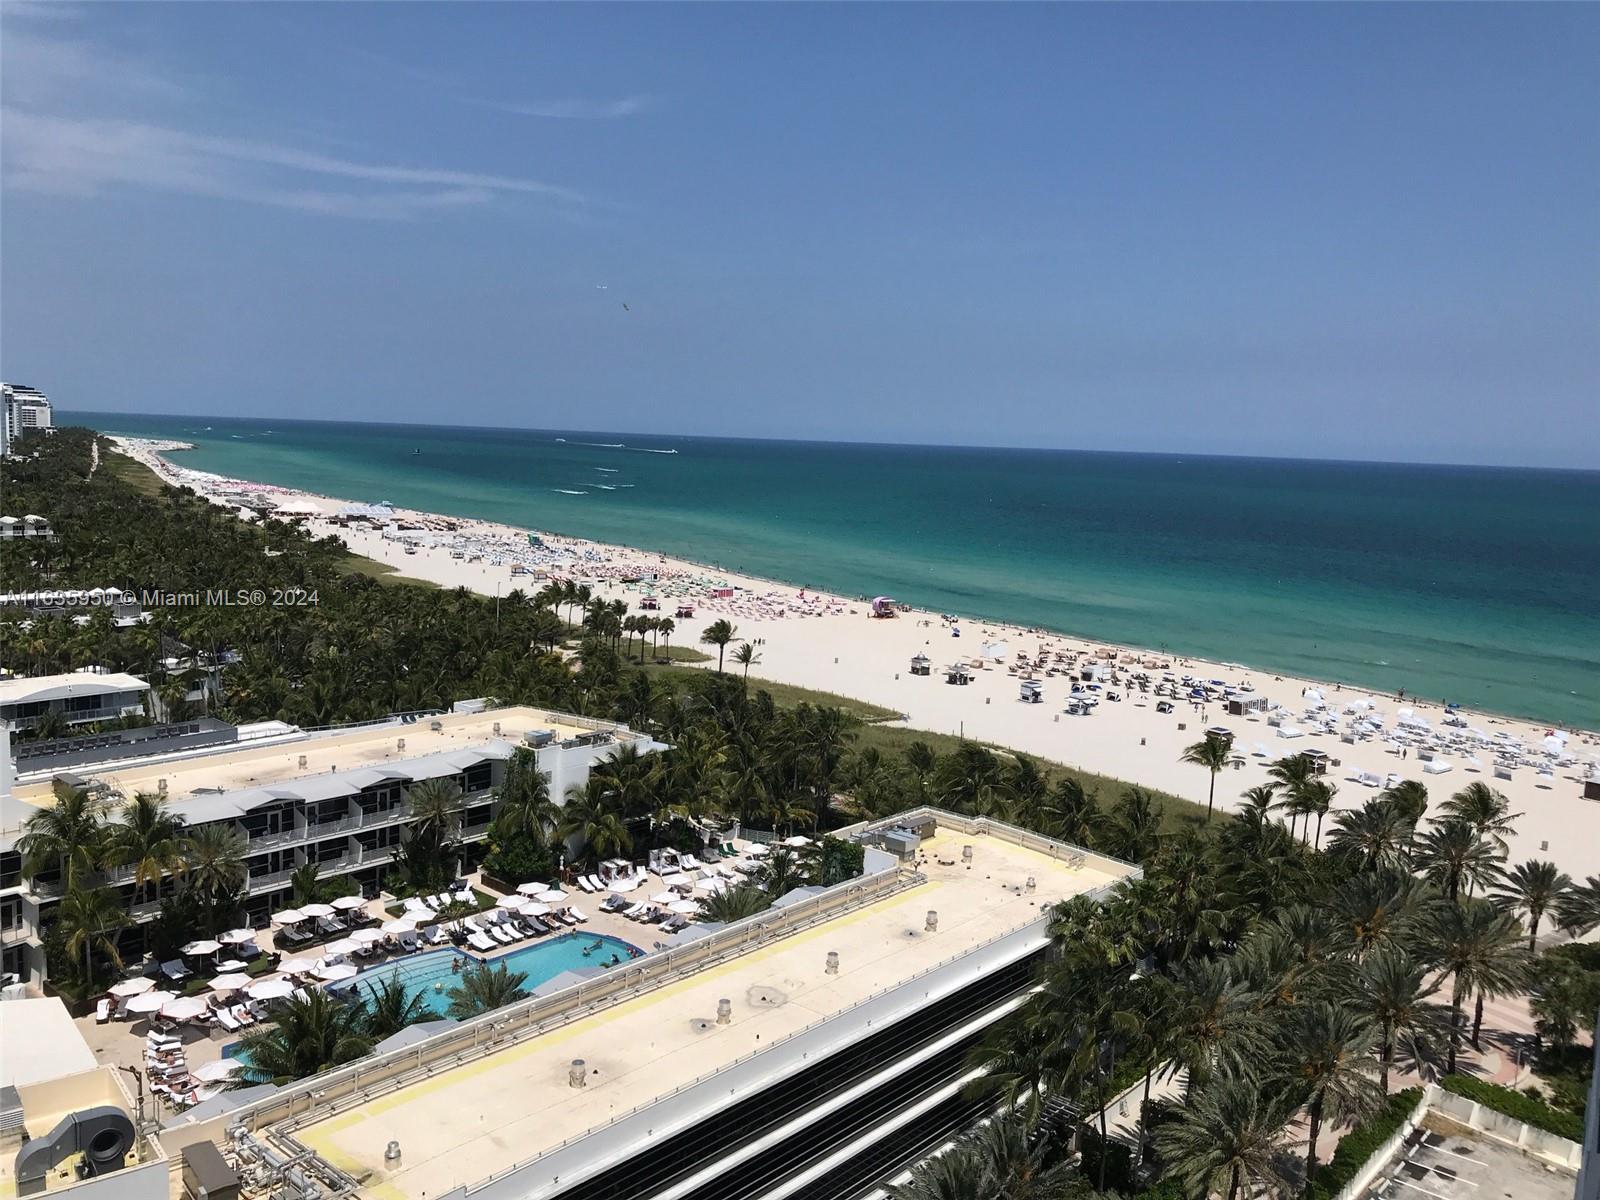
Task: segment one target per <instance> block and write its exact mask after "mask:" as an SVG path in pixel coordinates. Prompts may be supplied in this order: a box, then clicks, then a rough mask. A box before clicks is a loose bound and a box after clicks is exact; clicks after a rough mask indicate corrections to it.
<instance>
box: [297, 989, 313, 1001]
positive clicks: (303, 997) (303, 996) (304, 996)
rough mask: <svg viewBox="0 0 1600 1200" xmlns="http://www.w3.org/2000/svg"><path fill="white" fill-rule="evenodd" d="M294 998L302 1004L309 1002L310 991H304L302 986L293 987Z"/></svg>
mask: <svg viewBox="0 0 1600 1200" xmlns="http://www.w3.org/2000/svg"><path fill="white" fill-rule="evenodd" d="M294 998H295V999H296V1000H299V1001H300V1002H301V1003H302V1004H310V1003H311V993H310V992H308V991H306V989H305V988H303V987H297V988H295V990H294Z"/></svg>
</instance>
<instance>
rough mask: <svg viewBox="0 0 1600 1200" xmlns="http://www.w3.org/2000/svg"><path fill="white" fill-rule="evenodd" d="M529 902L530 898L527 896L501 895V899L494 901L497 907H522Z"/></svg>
mask: <svg viewBox="0 0 1600 1200" xmlns="http://www.w3.org/2000/svg"><path fill="white" fill-rule="evenodd" d="M527 903H528V898H527V897H526V896H501V897H500V899H498V900H496V901H495V902H494V906H495V907H496V908H516V909H520V908H522V907H523V905H525V904H527Z"/></svg>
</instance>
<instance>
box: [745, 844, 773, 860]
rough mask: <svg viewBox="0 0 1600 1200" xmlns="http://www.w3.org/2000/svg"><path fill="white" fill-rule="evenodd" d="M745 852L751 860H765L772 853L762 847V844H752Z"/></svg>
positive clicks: (767, 848) (765, 847)
mask: <svg viewBox="0 0 1600 1200" xmlns="http://www.w3.org/2000/svg"><path fill="white" fill-rule="evenodd" d="M744 852H745V853H746V854H748V855H749V856H750V857H751V858H765V857H766V856H767V855H768V854H770V853H772V851H771V849H770V848H769V847H767V846H764V845H762V844H761V843H760V842H752V843H751V844H750V845H748V846H746V847H745V848H744Z"/></svg>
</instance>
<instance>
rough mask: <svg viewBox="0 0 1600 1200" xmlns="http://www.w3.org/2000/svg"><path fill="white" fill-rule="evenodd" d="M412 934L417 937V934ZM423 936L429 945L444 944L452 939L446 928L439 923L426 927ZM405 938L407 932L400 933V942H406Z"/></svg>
mask: <svg viewBox="0 0 1600 1200" xmlns="http://www.w3.org/2000/svg"><path fill="white" fill-rule="evenodd" d="M411 936H412V937H415V936H416V935H415V934H412V935H411ZM422 937H423V940H425V941H426V942H427V943H428V945H430V946H443V945H444V944H445V943H446V942H448V941H449V940H450V936H449V935H448V934H447V933H445V931H444V928H443V927H442V926H439V925H429V926H428V927H427V928H426V929H424V930H423V931H422ZM405 939H406V935H405V934H401V935H400V942H401V944H402V945H404V944H405Z"/></svg>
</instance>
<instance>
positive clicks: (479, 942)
mask: <svg viewBox="0 0 1600 1200" xmlns="http://www.w3.org/2000/svg"><path fill="white" fill-rule="evenodd" d="M467 945H469V946H471V947H472V948H473V949H474V950H477V951H480V952H482V953H484V954H489V953H492V952H493V951H494V950H495V948H496V947H495V944H494V939H492V938H491V937H490V936H489V935H488V934H486V933H484V932H483V931H481V930H478V931H476V932H473V933H470V934H468V935H467Z"/></svg>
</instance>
